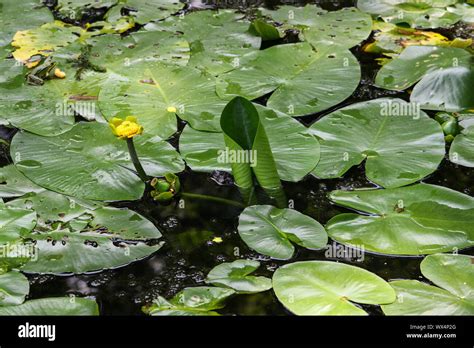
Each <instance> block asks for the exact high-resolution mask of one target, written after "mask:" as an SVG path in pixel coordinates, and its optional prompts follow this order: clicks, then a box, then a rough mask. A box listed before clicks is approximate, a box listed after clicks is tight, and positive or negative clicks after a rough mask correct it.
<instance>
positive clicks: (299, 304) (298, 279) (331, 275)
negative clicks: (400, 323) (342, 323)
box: [273, 261, 396, 315]
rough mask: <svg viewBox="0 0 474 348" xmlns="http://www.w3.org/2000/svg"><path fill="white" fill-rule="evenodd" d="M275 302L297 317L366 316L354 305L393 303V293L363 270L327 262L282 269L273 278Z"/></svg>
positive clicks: (381, 280) (310, 262)
mask: <svg viewBox="0 0 474 348" xmlns="http://www.w3.org/2000/svg"><path fill="white" fill-rule="evenodd" d="M273 289H274V291H275V294H276V296H277V298H278V300H279V301H280V302H281V303H283V305H284V306H285V307H286V308H287V309H288V310H290V311H291V312H293V313H294V314H297V315H367V313H366V312H365V311H364V310H363V309H362V308H360V307H359V306H357V305H356V303H362V304H371V305H378V304H385V303H391V302H393V301H395V298H396V297H395V291H394V290H393V289H392V287H391V286H390V285H389V284H388V283H387V282H385V281H384V280H383V279H382V278H380V277H379V276H377V275H375V274H374V273H371V272H369V271H366V270H365V269H362V268H359V267H355V266H350V265H346V264H342V263H337V262H330V261H303V262H295V263H291V264H287V265H284V266H282V267H280V268H278V269H277V270H276V271H275V273H274V275H273Z"/></svg>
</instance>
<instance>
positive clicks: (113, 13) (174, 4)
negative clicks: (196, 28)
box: [105, 0, 184, 24]
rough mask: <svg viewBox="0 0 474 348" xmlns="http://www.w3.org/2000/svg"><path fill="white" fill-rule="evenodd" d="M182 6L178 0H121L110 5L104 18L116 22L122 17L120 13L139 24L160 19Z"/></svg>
mask: <svg viewBox="0 0 474 348" xmlns="http://www.w3.org/2000/svg"><path fill="white" fill-rule="evenodd" d="M183 7H184V4H183V3H181V2H179V0H147V1H143V0H121V1H120V4H118V5H117V6H114V7H112V8H111V9H110V10H109V11H108V12H107V14H106V15H105V18H106V19H107V20H108V21H109V22H116V21H118V20H120V19H121V18H122V13H127V14H128V16H131V17H133V19H134V20H135V21H136V22H137V23H139V24H145V23H148V22H150V21H153V20H160V19H164V18H166V17H169V16H170V15H172V14H174V13H176V12H178V11H179V10H181V9H182V8H183Z"/></svg>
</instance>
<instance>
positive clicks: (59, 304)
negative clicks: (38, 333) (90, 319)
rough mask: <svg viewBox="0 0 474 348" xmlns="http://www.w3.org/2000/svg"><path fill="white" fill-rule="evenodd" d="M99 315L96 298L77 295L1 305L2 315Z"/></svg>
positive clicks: (0, 312)
mask: <svg viewBox="0 0 474 348" xmlns="http://www.w3.org/2000/svg"><path fill="white" fill-rule="evenodd" d="M6 315H15V316H44V315H99V307H98V306H97V303H96V302H95V301H94V300H90V299H86V298H77V297H71V298H69V297H51V298H42V299H38V300H30V301H26V302H25V303H23V304H21V305H18V306H5V307H0V316H6Z"/></svg>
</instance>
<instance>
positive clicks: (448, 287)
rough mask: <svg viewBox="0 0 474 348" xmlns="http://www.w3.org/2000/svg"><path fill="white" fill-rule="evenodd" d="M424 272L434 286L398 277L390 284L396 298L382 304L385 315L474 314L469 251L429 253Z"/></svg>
mask: <svg viewBox="0 0 474 348" xmlns="http://www.w3.org/2000/svg"><path fill="white" fill-rule="evenodd" d="M420 269H421V273H422V274H423V275H424V276H425V277H426V278H427V279H429V280H430V281H431V282H433V283H434V284H435V285H437V286H439V287H436V286H432V285H428V284H425V283H423V282H420V281H417V280H397V281H393V282H390V285H391V286H392V287H393V288H394V289H395V290H396V292H397V301H395V302H393V303H392V304H389V305H384V306H382V310H383V312H384V313H385V314H386V315H473V314H474V262H473V257H472V256H469V255H447V254H437V255H429V256H427V257H426V258H425V259H424V260H423V261H422V262H421V265H420Z"/></svg>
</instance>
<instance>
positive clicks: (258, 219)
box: [238, 205, 328, 260]
mask: <svg viewBox="0 0 474 348" xmlns="http://www.w3.org/2000/svg"><path fill="white" fill-rule="evenodd" d="M238 232H239V235H240V237H241V238H242V239H243V240H244V242H245V243H246V244H247V245H248V246H249V248H251V249H253V250H255V251H257V252H259V253H260V254H263V255H267V256H270V257H272V258H275V259H280V260H288V259H290V258H291V257H292V256H293V254H294V252H295V247H294V245H293V244H292V242H293V243H295V244H298V245H300V246H302V247H305V248H307V249H321V248H324V247H325V246H326V244H327V241H328V238H327V234H326V231H325V230H324V227H323V226H321V224H320V223H319V222H317V221H316V220H314V219H312V218H310V217H309V216H306V215H304V214H301V213H300V212H298V211H296V210H292V209H278V208H275V207H272V206H271V205H254V206H250V207H247V208H245V210H244V211H243V212H242V213H241V214H240V216H239V227H238Z"/></svg>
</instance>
